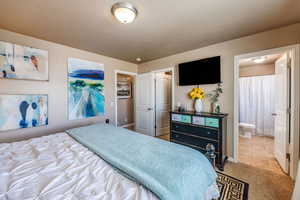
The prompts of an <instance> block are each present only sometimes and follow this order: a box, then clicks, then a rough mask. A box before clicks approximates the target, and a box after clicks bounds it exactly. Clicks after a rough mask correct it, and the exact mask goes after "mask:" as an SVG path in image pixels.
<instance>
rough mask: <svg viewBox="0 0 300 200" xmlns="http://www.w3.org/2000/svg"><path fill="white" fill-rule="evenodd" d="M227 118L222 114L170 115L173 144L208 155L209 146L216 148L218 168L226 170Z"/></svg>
mask: <svg viewBox="0 0 300 200" xmlns="http://www.w3.org/2000/svg"><path fill="white" fill-rule="evenodd" d="M227 116H228V114H225V113H220V114H215V113H204V112H203V113H196V112H176V111H173V112H171V113H170V119H171V120H170V121H171V124H170V128H171V136H170V140H171V142H175V143H178V144H182V145H186V146H189V147H191V148H194V149H196V150H199V151H201V152H202V153H203V154H205V153H206V146H207V144H212V145H213V146H214V147H215V154H216V161H215V162H216V166H217V167H218V168H219V169H220V170H222V171H223V170H224V165H225V162H226V160H227V156H226V138H227Z"/></svg>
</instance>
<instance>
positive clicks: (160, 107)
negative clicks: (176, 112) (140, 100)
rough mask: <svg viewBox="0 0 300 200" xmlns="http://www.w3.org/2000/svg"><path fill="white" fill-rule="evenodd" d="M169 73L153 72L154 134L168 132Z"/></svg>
mask: <svg viewBox="0 0 300 200" xmlns="http://www.w3.org/2000/svg"><path fill="white" fill-rule="evenodd" d="M171 87H172V77H171V75H167V74H165V72H160V73H156V74H155V133H156V134H155V135H156V136H160V135H165V134H168V133H169V132H170V114H169V112H170V110H171V104H172V102H171V96H172V95H171V91H172V90H171Z"/></svg>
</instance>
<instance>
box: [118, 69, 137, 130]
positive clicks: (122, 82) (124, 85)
mask: <svg viewBox="0 0 300 200" xmlns="http://www.w3.org/2000/svg"><path fill="white" fill-rule="evenodd" d="M135 77H136V74H135V73H131V72H126V71H118V70H116V71H115V88H116V89H115V95H116V96H115V97H116V98H115V105H116V106H115V108H116V111H115V112H116V119H115V125H116V126H119V127H123V128H127V129H130V130H135V112H134V104H135Z"/></svg>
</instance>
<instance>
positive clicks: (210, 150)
mask: <svg viewBox="0 0 300 200" xmlns="http://www.w3.org/2000/svg"><path fill="white" fill-rule="evenodd" d="M205 156H206V157H207V159H208V160H209V162H210V163H211V165H212V166H213V167H214V168H215V167H216V154H215V146H214V145H213V144H211V143H209V144H207V145H206V154H205Z"/></svg>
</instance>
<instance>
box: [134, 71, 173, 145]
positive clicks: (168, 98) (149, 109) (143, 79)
mask: <svg viewBox="0 0 300 200" xmlns="http://www.w3.org/2000/svg"><path fill="white" fill-rule="evenodd" d="M174 86H175V77H174V68H166V69H163V70H158V71H152V72H149V73H143V74H139V75H137V78H136V91H137V95H136V106H135V107H136V110H135V111H136V131H137V132H139V133H142V134H145V135H149V136H153V137H160V138H161V139H165V140H169V137H170V133H169V130H170V128H169V126H170V119H169V118H170V110H171V109H173V108H174V97H175V95H174Z"/></svg>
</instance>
